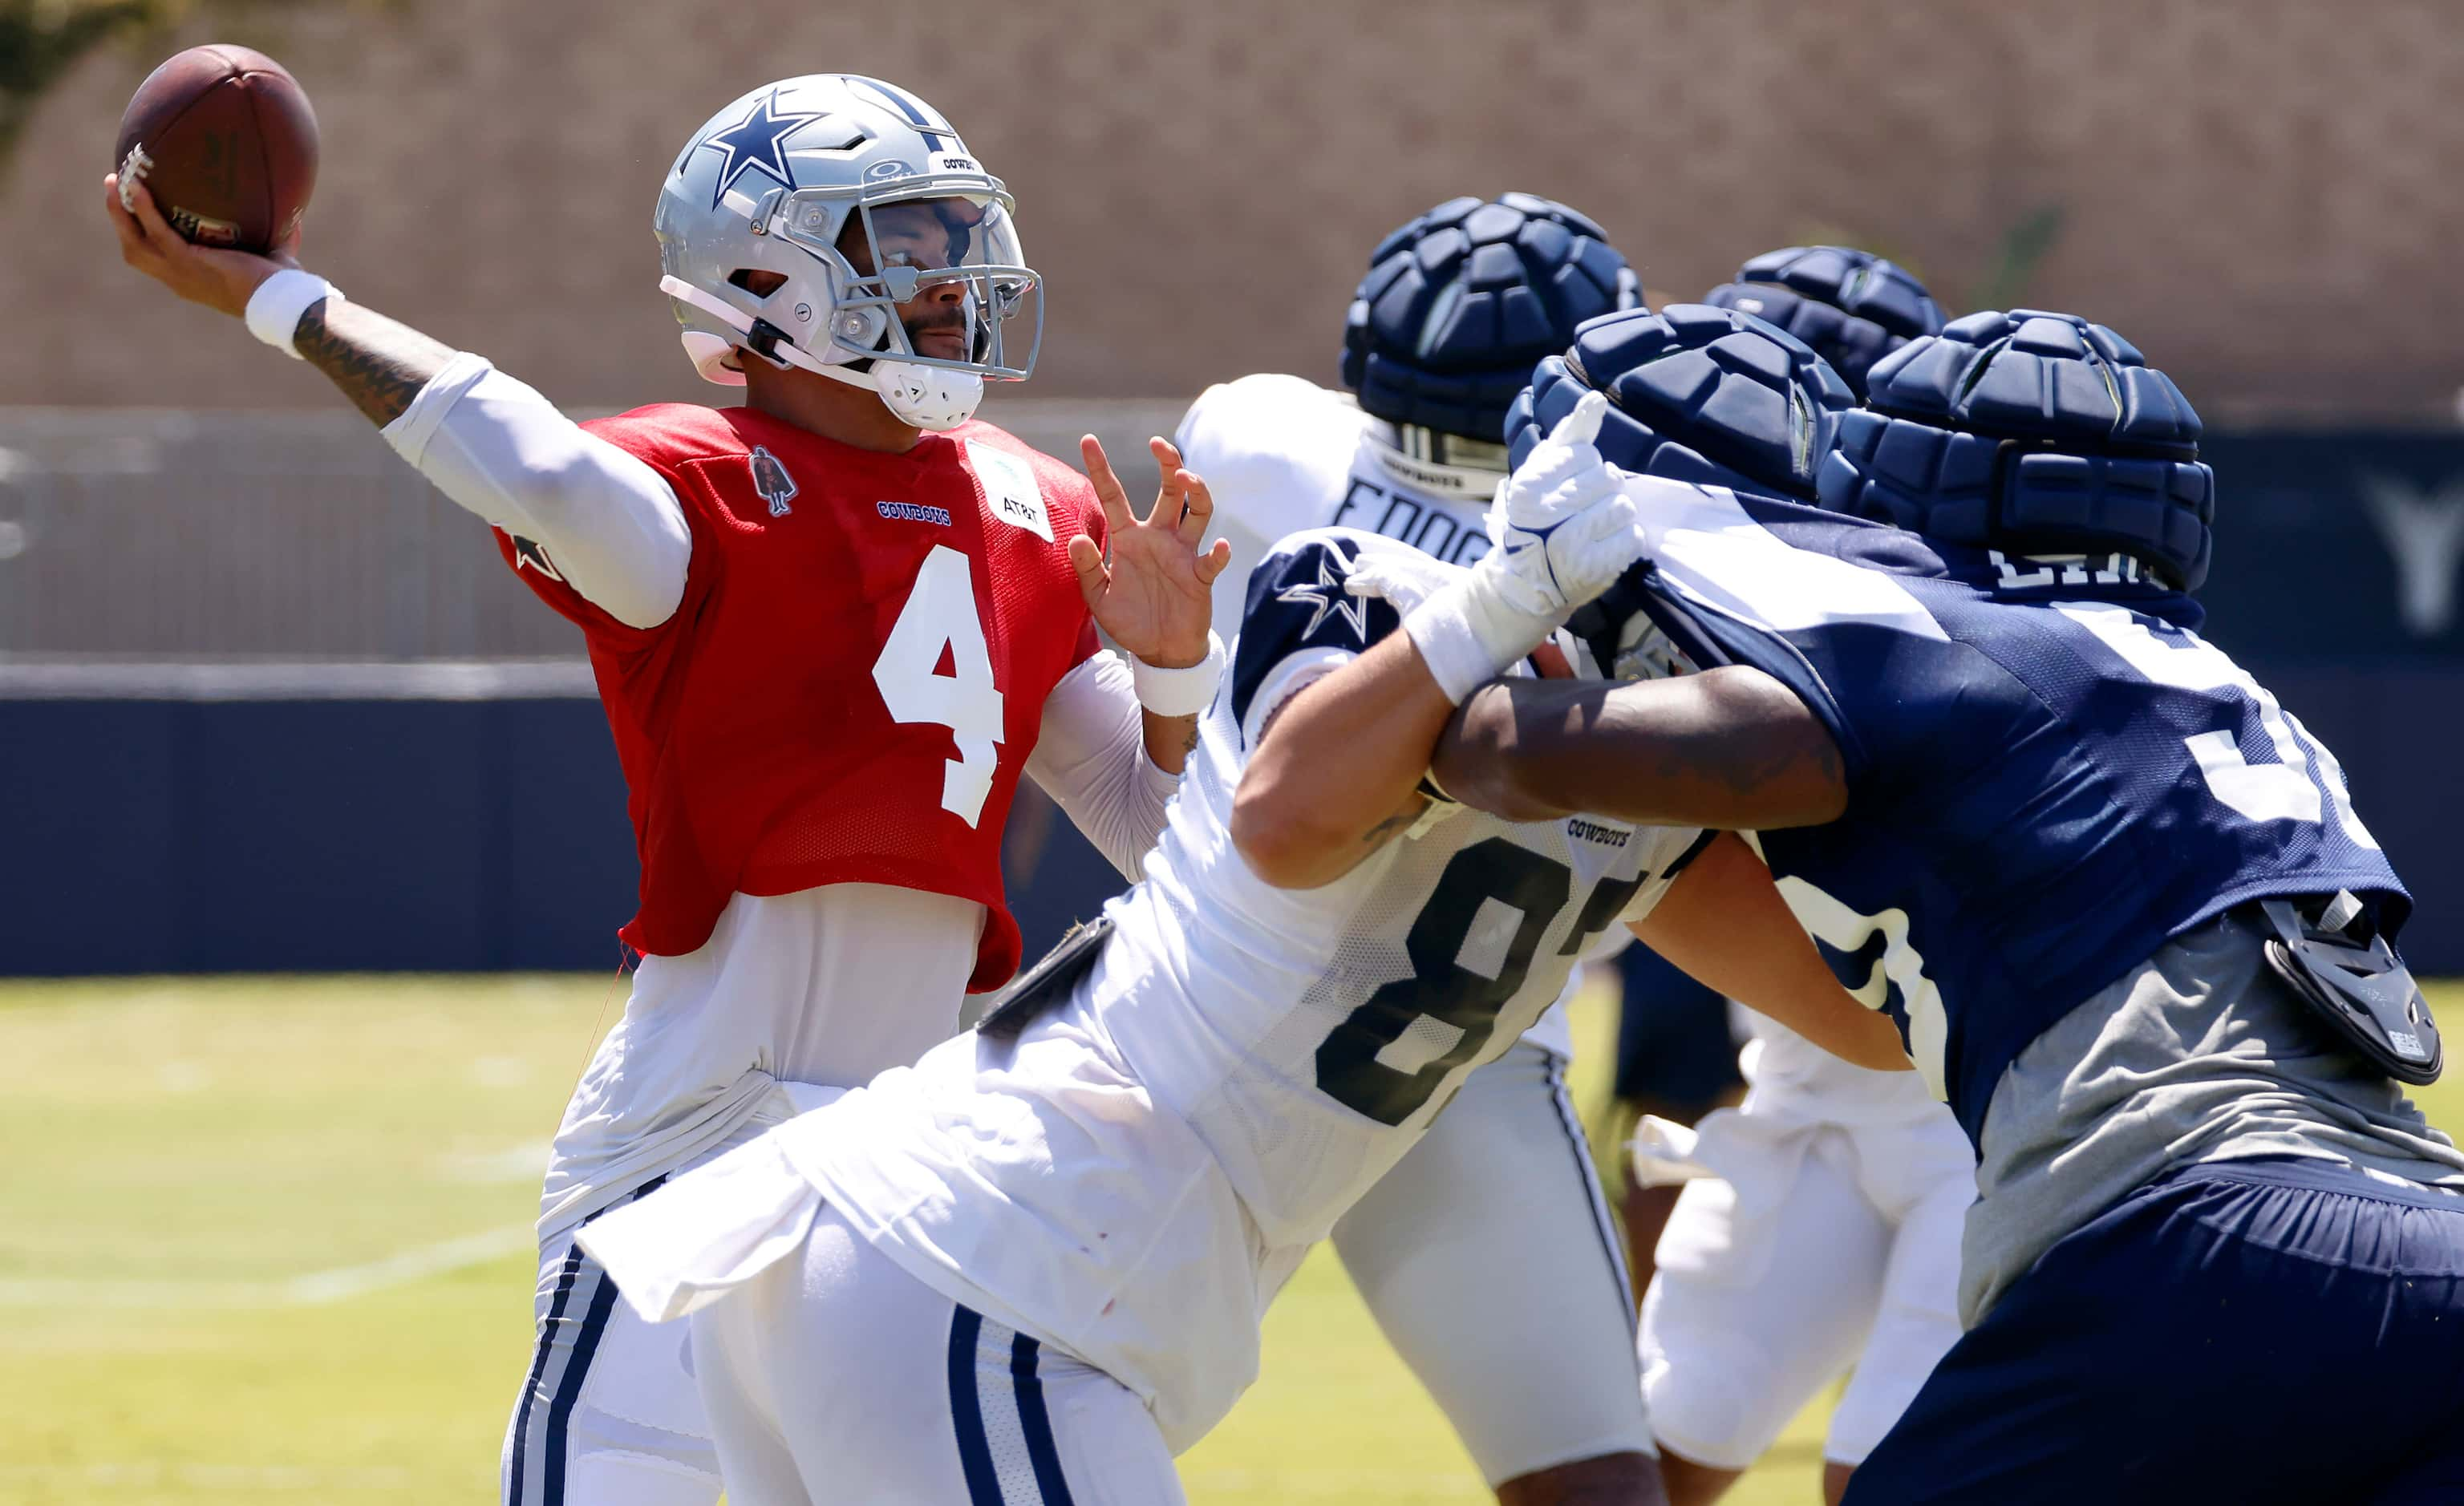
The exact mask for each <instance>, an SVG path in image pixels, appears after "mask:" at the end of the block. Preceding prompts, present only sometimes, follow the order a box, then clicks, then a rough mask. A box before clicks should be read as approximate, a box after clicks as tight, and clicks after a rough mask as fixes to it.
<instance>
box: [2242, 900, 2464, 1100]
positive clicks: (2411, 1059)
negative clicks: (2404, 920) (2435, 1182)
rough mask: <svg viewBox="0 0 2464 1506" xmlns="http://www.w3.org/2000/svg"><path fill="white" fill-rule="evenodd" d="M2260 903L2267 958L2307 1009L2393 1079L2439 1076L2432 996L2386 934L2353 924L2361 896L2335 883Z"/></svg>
mask: <svg viewBox="0 0 2464 1506" xmlns="http://www.w3.org/2000/svg"><path fill="white" fill-rule="evenodd" d="M2258 907H2259V910H2260V912H2261V913H2263V914H2265V915H2266V917H2267V922H2268V926H2269V928H2272V929H2273V930H2274V931H2275V932H2276V934H2275V935H2273V936H2270V937H2269V938H2268V940H2267V961H2268V965H2269V966H2270V967H2272V968H2274V969H2275V970H2276V971H2277V975H2278V976H2280V977H2282V978H2283V979H2284V981H2285V982H2287V983H2289V984H2291V985H2292V986H2293V992H2294V993H2299V994H2300V995H2301V999H2302V1002H2303V1003H2305V1004H2308V1005H2309V1006H2310V1009H2311V1012H2312V1013H2314V1014H2316V1015H2319V1017H2320V1018H2321V1019H2323V1020H2325V1021H2326V1022H2327V1023H2328V1024H2329V1025H2331V1026H2333V1027H2334V1028H2335V1030H2336V1033H2337V1034H2338V1035H2340V1036H2342V1037H2343V1038H2344V1041H2345V1043H2346V1044H2348V1045H2350V1046H2351V1047H2352V1048H2353V1049H2354V1050H2355V1051H2358V1052H2360V1053H2361V1054H2362V1055H2363V1056H2364V1057H2365V1058H2367V1059H2369V1061H2370V1063H2371V1064H2372V1065H2374V1066H2376V1067H2377V1068H2378V1069H2379V1070H2380V1071H2382V1072H2384V1073H2386V1074H2387V1076H2388V1077H2391V1078H2393V1079H2395V1080H2397V1081H2399V1082H2409V1083H2412V1084H2413V1085H2415V1086H2420V1085H2422V1084H2425V1083H2430V1082H2435V1081H2436V1080H2438V1071H2439V1068H2440V1067H2441V1066H2442V1065H2443V1064H2444V1063H2443V1061H2442V1053H2441V1050H2440V1047H2439V1042H2438V1023H2437V1021H2435V1020H2433V1019H2431V1017H2430V1002H2429V1001H2428V1000H2427V999H2425V998H2423V997H2422V996H2421V988H2420V986H2419V985H2418V984H2416V983H2414V982H2413V981H2412V973H2411V972H2410V971H2409V970H2407V969H2406V967H2405V965H2404V959H2403V958H2401V957H2399V956H2397V955H2396V952H2395V949H2394V948H2393V947H2391V946H2389V945H2387V938H2386V937H2385V936H2383V935H2380V934H2379V933H2378V932H2377V931H2376V930H2374V929H2372V928H2369V927H2368V926H2367V925H2366V924H2357V922H2360V921H2361V915H2362V909H2361V902H2360V901H2359V900H2356V899H2354V898H2353V896H2352V895H2351V894H2349V893H2345V892H2342V891H2339V892H2338V893H2337V894H2336V895H2335V896H2334V897H2333V898H2332V899H2328V900H2325V901H2323V902H2316V901H2301V902H2296V901H2293V900H2282V899H2277V900H2261V901H2259V904H2258ZM2361 938H2366V939H2361Z"/></svg>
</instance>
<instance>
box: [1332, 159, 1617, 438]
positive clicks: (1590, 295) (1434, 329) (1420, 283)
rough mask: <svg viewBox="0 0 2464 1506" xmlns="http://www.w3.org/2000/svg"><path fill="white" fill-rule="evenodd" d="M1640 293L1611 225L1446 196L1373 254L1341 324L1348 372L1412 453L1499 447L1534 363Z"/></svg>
mask: <svg viewBox="0 0 2464 1506" xmlns="http://www.w3.org/2000/svg"><path fill="white" fill-rule="evenodd" d="M1641 302H1642V287H1641V284H1640V282H1639V280H1638V279H1637V278H1636V276H1635V274H1634V272H1633V270H1632V269H1631V268H1629V267H1628V266H1627V265H1626V261H1625V258H1624V257H1623V256H1621V255H1619V254H1617V251H1616V250H1615V249H1614V248H1613V247H1611V246H1610V245H1609V243H1608V235H1607V232H1605V231H1603V230H1602V229H1600V228H1599V226H1598V225H1596V224H1595V223H1593V221H1591V220H1590V219H1588V218H1586V217H1585V216H1583V215H1581V214H1578V213H1576V212H1575V211H1574V210H1573V209H1570V208H1568V207H1566V206H1564V205H1562V204H1558V203H1555V202H1553V201H1551V200H1549V199H1542V198H1536V197H1534V196H1533V195H1531V194H1528V193H1509V194H1506V195H1504V196H1503V197H1501V198H1499V199H1496V200H1494V201H1485V200H1481V199H1474V198H1461V199H1449V200H1447V201H1446V202H1445V203H1443V204H1441V205H1439V206H1438V207H1436V208H1434V209H1431V210H1430V211H1429V212H1428V213H1426V214H1423V215H1421V216H1419V218H1418V219H1415V220H1413V221H1412V222H1410V223H1409V224H1407V225H1405V226H1403V227H1402V228H1401V229H1397V230H1396V231H1395V232H1394V233H1393V234H1391V235H1389V236H1387V237H1386V238H1385V239H1384V240H1383V241H1380V242H1379V243H1378V245H1377V249H1376V250H1375V251H1372V252H1371V253H1370V257H1369V275H1368V276H1366V277H1364V278H1362V279H1361V283H1360V287H1359V289H1358V291H1357V292H1355V293H1354V294H1353V300H1352V310H1351V313H1350V315H1349V316H1347V317H1346V319H1345V321H1344V330H1343V382H1344V385H1345V386H1347V387H1350V388H1351V389H1352V390H1353V392H1354V393H1356V394H1357V395H1358V398H1359V402H1360V406H1361V408H1362V409H1363V410H1364V411H1366V412H1368V413H1369V414H1370V415H1371V416H1373V417H1375V418H1380V419H1384V420H1385V421H1387V422H1388V423H1390V424H1393V425H1395V426H1397V427H1398V428H1399V429H1402V430H1404V431H1405V433H1404V434H1403V436H1402V437H1403V439H1404V441H1405V443H1404V444H1403V446H1402V447H1403V448H1405V450H1406V451H1407V452H1419V451H1421V450H1423V449H1432V450H1442V449H1443V448H1444V447H1445V446H1444V440H1445V439H1446V438H1447V437H1449V436H1451V437H1455V438H1459V439H1463V440H1468V441H1471V442H1473V443H1474V444H1476V445H1488V446H1495V445H1499V444H1502V443H1504V432H1505V425H1506V410H1507V407H1508V405H1510V404H1512V403H1513V402H1514V397H1515V394H1516V393H1518V392H1520V391H1521V390H1522V389H1523V385H1524V383H1526V382H1529V381H1530V380H1531V363H1532V362H1533V361H1536V360H1539V359H1540V358H1541V357H1543V356H1546V355H1549V354H1551V352H1554V351H1561V350H1564V349H1565V348H1566V345H1567V342H1568V341H1569V340H1571V339H1573V335H1574V329H1575V326H1577V325H1579V324H1581V323H1582V322H1583V321H1584V320H1585V319H1589V318H1592V317H1595V316H1598V315H1603V314H1611V313H1615V312H1616V311H1617V310H1619V309H1630V308H1634V307H1637V306H1638V305H1639V304H1640V303H1641ZM1414 431H1419V432H1414ZM1421 458H1424V459H1428V460H1433V461H1438V462H1441V463H1445V462H1448V461H1449V460H1460V459H1462V458H1463V457H1462V456H1460V455H1458V456H1449V455H1447V454H1444V453H1425V454H1422V455H1421Z"/></svg>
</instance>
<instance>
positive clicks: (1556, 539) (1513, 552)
mask: <svg viewBox="0 0 2464 1506" xmlns="http://www.w3.org/2000/svg"><path fill="white" fill-rule="evenodd" d="M1608 406H1609V400H1608V399H1607V398H1605V397H1603V396H1601V395H1600V394H1599V393H1597V392H1588V393H1585V394H1584V395H1583V398H1582V401H1581V402H1579V403H1577V404H1574V411H1573V412H1572V413H1569V414H1567V415H1566V417H1565V418H1564V420H1563V421H1561V422H1560V423H1559V424H1558V425H1557V427H1556V428H1555V430H1554V431H1552V432H1551V434H1550V435H1549V437H1548V438H1547V439H1545V440H1543V441H1541V443H1540V446H1539V447H1538V448H1536V449H1534V450H1532V451H1531V454H1530V457H1529V459H1527V460H1525V461H1524V462H1523V464H1522V465H1521V466H1520V467H1518V468H1517V469H1516V470H1515V472H1514V474H1512V475H1511V476H1508V477H1507V479H1506V480H1505V482H1504V483H1503V484H1501V485H1500V486H1499V487H1498V489H1497V499H1496V500H1495V501H1494V502H1491V503H1490V504H1489V509H1488V536H1489V541H1490V543H1491V544H1492V545H1493V546H1494V547H1493V548H1491V549H1490V550H1489V552H1488V553H1487V554H1486V555H1484V556H1482V557H1481V558H1480V561H1479V562H1478V563H1477V564H1475V565H1473V566H1472V567H1471V569H1470V570H1469V571H1468V572H1466V573H1465V574H1464V576H1463V578H1461V579H1460V580H1457V581H1456V582H1455V583H1454V584H1452V585H1450V586H1447V587H1446V588H1445V589H1443V590H1441V591H1439V592H1438V593H1436V594H1435V595H1433V596H1431V597H1429V598H1428V600H1424V601H1422V602H1421V603H1420V604H1419V606H1417V607H1415V608H1413V609H1412V611H1411V613H1410V615H1409V616H1407V617H1405V618H1404V619H1403V630H1404V631H1405V632H1407V633H1409V634H1411V636H1412V643H1413V644H1414V646H1416V647H1418V648H1419V651H1420V660H1421V662H1422V663H1423V664H1425V665H1427V666H1429V673H1430V675H1431V676H1432V677H1433V678H1435V679H1436V681H1437V682H1438V686H1439V688H1441V689H1442V690H1444V691H1445V692H1446V695H1447V697H1448V698H1449V699H1450V700H1454V701H1457V702H1460V701H1461V700H1463V697H1464V696H1466V695H1469V694H1470V693H1471V692H1472V691H1473V689H1474V688H1477V687H1479V686H1481V685H1484V684H1485V683H1487V682H1488V681H1490V680H1493V679H1495V678H1496V677H1497V676H1498V675H1499V674H1500V673H1502V672H1504V670H1505V669H1506V667H1507V666H1508V665H1511V664H1513V663H1514V662H1515V661H1516V660H1518V659H1521V658H1522V657H1523V656H1524V655H1526V654H1528V653H1529V652H1530V651H1531V650H1532V649H1533V648H1535V647H1537V646H1539V644H1540V641H1541V640H1542V639H1544V638H1547V637H1548V636H1549V634H1550V633H1551V632H1552V631H1554V630H1555V629H1556V628H1557V626H1558V625H1559V624H1560V623H1562V622H1565V620H1566V618H1567V616H1568V614H1570V613H1572V612H1573V610H1574V608H1576V607H1578V606H1580V605H1582V604H1583V603H1584V602H1586V601H1588V600H1591V599H1592V598H1594V597H1595V596H1597V595H1599V594H1600V593H1601V592H1603V591H1605V590H1607V589H1608V588H1609V587H1610V586H1611V585H1613V584H1615V583H1616V581H1617V577H1619V576H1621V575H1623V574H1625V572H1626V569H1627V567H1629V566H1631V565H1632V564H1633V563H1634V562H1635V561H1636V560H1638V559H1640V558H1641V557H1643V555H1644V553H1645V551H1646V548H1647V544H1648V540H1647V537H1646V535H1645V534H1644V532H1643V530H1642V528H1641V526H1640V525H1639V523H1638V522H1637V521H1636V516H1635V509H1634V503H1633V502H1632V500H1630V499H1629V498H1628V497H1627V496H1626V495H1625V492H1624V490H1623V488H1624V481H1625V477H1624V475H1623V474H1622V473H1621V472H1620V471H1618V470H1617V468H1616V467H1614V466H1612V465H1610V464H1609V463H1608V462H1606V461H1604V460H1602V459H1601V458H1600V452H1599V450H1598V449H1597V448H1595V447H1594V446H1593V444H1592V441H1593V440H1594V439H1595V438H1596V437H1597V436H1598V434H1599V431H1600V419H1601V418H1602V416H1604V415H1605V414H1606V413H1607V412H1608Z"/></svg>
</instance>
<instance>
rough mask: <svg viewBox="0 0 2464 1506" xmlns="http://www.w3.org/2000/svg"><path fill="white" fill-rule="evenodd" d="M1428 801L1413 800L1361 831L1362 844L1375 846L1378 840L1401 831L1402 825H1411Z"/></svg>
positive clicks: (1417, 818)
mask: <svg viewBox="0 0 2464 1506" xmlns="http://www.w3.org/2000/svg"><path fill="white" fill-rule="evenodd" d="M1428 803H1429V802H1428V801H1427V800H1425V799H1420V800H1414V801H1413V802H1412V803H1411V804H1409V805H1407V806H1405V807H1403V809H1401V810H1399V811H1397V812H1396V813H1395V814H1394V815H1392V816H1389V817H1387V818H1385V819H1384V820H1382V821H1379V822H1378V823H1377V824H1376V825H1375V826H1372V827H1371V828H1369V829H1368V830H1367V831H1365V832H1362V833H1361V834H1360V840H1361V843H1362V845H1364V846H1369V847H1375V846H1376V845H1377V844H1378V843H1379V842H1382V841H1384V840H1386V839H1387V838H1389V837H1392V836H1394V835H1395V834H1396V833H1397V832H1398V831H1401V830H1402V829H1403V828H1404V827H1406V826H1409V825H1411V824H1412V823H1413V822H1414V821H1416V820H1419V818H1420V812H1421V811H1422V810H1423V809H1425V808H1426V807H1427V805H1428Z"/></svg>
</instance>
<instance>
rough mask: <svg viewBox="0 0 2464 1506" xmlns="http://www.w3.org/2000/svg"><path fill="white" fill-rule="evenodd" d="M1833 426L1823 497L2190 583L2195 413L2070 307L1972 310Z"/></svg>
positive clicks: (2199, 570)
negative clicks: (2141, 562)
mask: <svg viewBox="0 0 2464 1506" xmlns="http://www.w3.org/2000/svg"><path fill="white" fill-rule="evenodd" d="M1870 382H1871V387H1870V391H1869V392H1868V394H1867V400H1866V401H1867V404H1868V411H1866V412H1862V413H1858V414H1853V415H1851V416H1850V418H1849V420H1848V422H1847V423H1846V424H1844V425H1843V426H1841V430H1840V436H1839V446H1838V448H1837V450H1835V451H1834V452H1833V454H1832V456H1831V457H1830V459H1829V460H1827V461H1826V462H1825V464H1824V466H1823V469H1822V474H1821V478H1820V499H1821V501H1822V503H1823V505H1824V506H1826V507H1830V508H1834V509H1836V510H1837V511H1839V512H1843V513H1856V514H1858V515H1859V516H1864V517H1872V518H1878V519H1880V520H1881V521H1884V522H1889V523H1895V524H1897V525H1899V526H1900V527H1903V528H1909V529H1914V530H1915V531H1917V532H1919V533H1924V534H1929V535H1934V536H1935V537H1938V538H1943V539H1946V540H1948V541H1950V542H1954V543H1967V544H1990V545H1997V546H2008V547H2011V548H2013V549H2016V550H2032V551H2035V552H2041V553H2055V552H2060V553H2092V552H2096V551H2101V550H2122V551H2123V552H2126V553H2129V554H2133V555H2137V556H2140V557H2144V558H2148V559H2151V560H2153V561H2155V562H2156V563H2158V564H2160V565H2162V566H2164V567H2166V568H2167V569H2168V570H2169V571H2171V572H2172V573H2173V574H2174V575H2175V576H2176V577H2178V578H2179V579H2180V581H2181V583H2182V585H2183V587H2184V588H2185V589H2187V590H2195V589H2197V588H2198V586H2199V585H2200V584H2201V583H2203V582H2204V581H2205V579H2206V578H2207V572H2208V566H2209V563H2210V560H2211V557H2212V554H2213V546H2214V540H2213V530H2212V525H2213V523H2214V521H2215V476H2214V472H2212V471H2211V470H2210V469H2208V468H2207V467H2206V466H2204V465H2201V464H2199V463H2198V442H2199V434H2200V424H2199V416H2198V414H2197V413H2196V412H2194V411H2193V410H2192V409H2191V407H2190V404H2189V400H2188V399H2186V398H2184V397H2183V396H2182V393H2181V389H2180V388H2178V387H2176V386H2174V385H2173V382H2172V381H2171V379H2169V378H2167V376H2166V375H2165V374H2164V373H2163V372H2161V371H2158V370H2156V369H2155V368H2154V367H2152V366H2149V365H2148V364H2147V362H2146V358H2145V357H2144V356H2142V355H2141V354H2140V353H2139V351H2138V349H2137V348H2136V347H2135V346H2133V345H2132V344H2131V343H2130V342H2129V341H2127V340H2125V339H2123V338H2122V337H2121V336H2119V335H2116V334H2115V333H2114V332H2113V331H2111V330H2109V329H2107V328H2105V327H2104V326H2103V325H2101V324H2093V323H2090V322H2089V321H2088V320H2086V319H2083V318H2080V317H2079V316H2076V315H2068V314H2048V313H2044V312H2042V311H2039V310H2034V309H2016V310H2013V311H2012V312H2010V313H2008V314H2001V313H1983V314H1971V315H1969V316H1966V317H1963V318H1960V319H1955V320H1953V321H1952V322H1951V323H1949V324H1947V325H1946V326H1945V327H1944V328H1943V331H1942V333H1941V334H1940V335H1937V336H1933V337H1930V338H1922V339H1917V340H1912V341H1910V342H1909V343H1908V344H1906V345H1905V346H1903V347H1902V348H1901V349H1900V350H1898V351H1896V352H1894V353H1893V354H1892V355H1890V356H1888V357H1886V358H1884V359H1883V360H1881V362H1879V363H1878V364H1877V365H1876V366H1875V367H1874V369H1873V371H1872V373H1871V374H1870Z"/></svg>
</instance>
